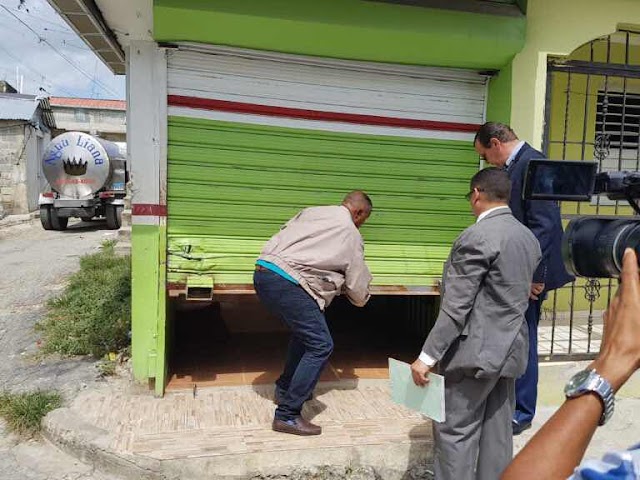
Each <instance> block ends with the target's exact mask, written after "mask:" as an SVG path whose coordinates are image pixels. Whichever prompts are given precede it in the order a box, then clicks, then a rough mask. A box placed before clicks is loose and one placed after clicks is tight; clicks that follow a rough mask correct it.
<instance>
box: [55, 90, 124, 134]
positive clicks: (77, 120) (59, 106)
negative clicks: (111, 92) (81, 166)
mask: <svg viewBox="0 0 640 480" xmlns="http://www.w3.org/2000/svg"><path fill="white" fill-rule="evenodd" d="M49 103H50V104H51V111H52V112H53V117H54V119H55V121H56V129H55V130H54V132H53V136H56V135H59V134H61V133H64V132H70V131H75V132H85V133H88V134H90V135H96V136H98V137H100V138H104V139H105V140H110V141H112V142H125V141H126V135H127V121H126V111H127V103H126V102H124V101H122V100H96V99H90V98H72V97H51V98H50V99H49Z"/></svg>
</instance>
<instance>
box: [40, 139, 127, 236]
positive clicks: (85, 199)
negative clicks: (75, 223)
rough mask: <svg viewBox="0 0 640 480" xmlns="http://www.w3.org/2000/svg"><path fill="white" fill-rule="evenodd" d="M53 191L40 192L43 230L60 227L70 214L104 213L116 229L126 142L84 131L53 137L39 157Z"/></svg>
mask: <svg viewBox="0 0 640 480" xmlns="http://www.w3.org/2000/svg"><path fill="white" fill-rule="evenodd" d="M42 169H43V172H44V175H45V178H46V179H47V181H48V182H49V185H50V187H51V191H47V192H44V193H43V194H41V195H40V221H41V223H42V226H43V227H44V228H45V230H64V229H65V228H66V227H67V223H68V221H69V218H70V217H79V218H81V219H82V220H85V221H89V220H91V219H93V218H94V217H104V218H105V219H106V221H107V227H108V228H112V229H117V228H120V225H121V217H122V210H123V209H124V196H125V183H126V145H125V144H122V143H115V142H110V141H107V140H104V139H101V138H98V137H95V136H93V135H89V134H86V133H82V132H67V133H63V134H62V135H58V136H57V137H55V138H54V139H53V140H51V142H50V143H49V145H48V146H47V148H46V150H45V152H44V155H43V157H42Z"/></svg>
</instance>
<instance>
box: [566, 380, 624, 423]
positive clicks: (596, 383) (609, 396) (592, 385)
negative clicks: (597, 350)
mask: <svg viewBox="0 0 640 480" xmlns="http://www.w3.org/2000/svg"><path fill="white" fill-rule="evenodd" d="M590 392H593V393H595V394H597V395H598V397H600V400H601V401H602V405H603V407H604V408H603V411H602V415H601V416H600V422H599V425H604V424H605V423H607V421H608V420H609V419H610V418H611V416H612V415H613V407H614V403H615V397H614V394H613V389H612V388H611V384H610V383H609V382H608V381H607V380H605V379H604V378H602V377H601V376H600V374H599V373H598V372H596V371H595V370H591V369H586V370H582V371H581V372H578V373H576V374H575V375H574V376H573V377H571V380H569V382H568V383H567V384H566V385H565V387H564V394H565V395H566V396H567V398H577V397H580V396H582V395H584V394H585V393H590Z"/></svg>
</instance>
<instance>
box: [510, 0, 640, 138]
mask: <svg viewBox="0 0 640 480" xmlns="http://www.w3.org/2000/svg"><path fill="white" fill-rule="evenodd" d="M620 26H626V27H627V28H628V27H629V26H634V30H635V29H637V30H638V31H640V1H638V0H606V1H603V0H529V2H528V10H527V39H526V43H525V47H524V48H523V50H522V51H521V52H520V53H519V54H518V55H516V57H515V59H514V61H513V71H512V76H513V83H512V105H511V107H512V108H511V125H512V127H513V128H514V129H515V131H516V132H517V133H518V135H519V136H520V138H522V139H523V140H527V141H528V142H530V143H531V144H532V145H534V146H536V147H540V146H541V144H542V134H543V128H544V106H545V88H546V75H547V57H548V55H569V54H570V53H571V52H573V50H575V49H576V48H578V47H579V46H580V45H582V44H584V43H586V42H589V41H590V40H593V39H595V38H598V37H601V36H603V35H608V34H610V33H613V32H615V31H616V30H617V29H618V28H619V27H620Z"/></svg>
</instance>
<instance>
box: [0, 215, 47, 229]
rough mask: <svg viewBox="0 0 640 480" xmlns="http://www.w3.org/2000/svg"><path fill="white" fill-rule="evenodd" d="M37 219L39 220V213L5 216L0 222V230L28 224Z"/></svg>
mask: <svg viewBox="0 0 640 480" xmlns="http://www.w3.org/2000/svg"><path fill="white" fill-rule="evenodd" d="M37 218H40V212H39V211H36V212H31V213H25V214H23V215H7V216H5V217H3V218H2V219H1V220H0V229H3V228H8V227H14V226H16V225H23V224H25V223H30V222H32V221H34V220H35V219H37Z"/></svg>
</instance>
